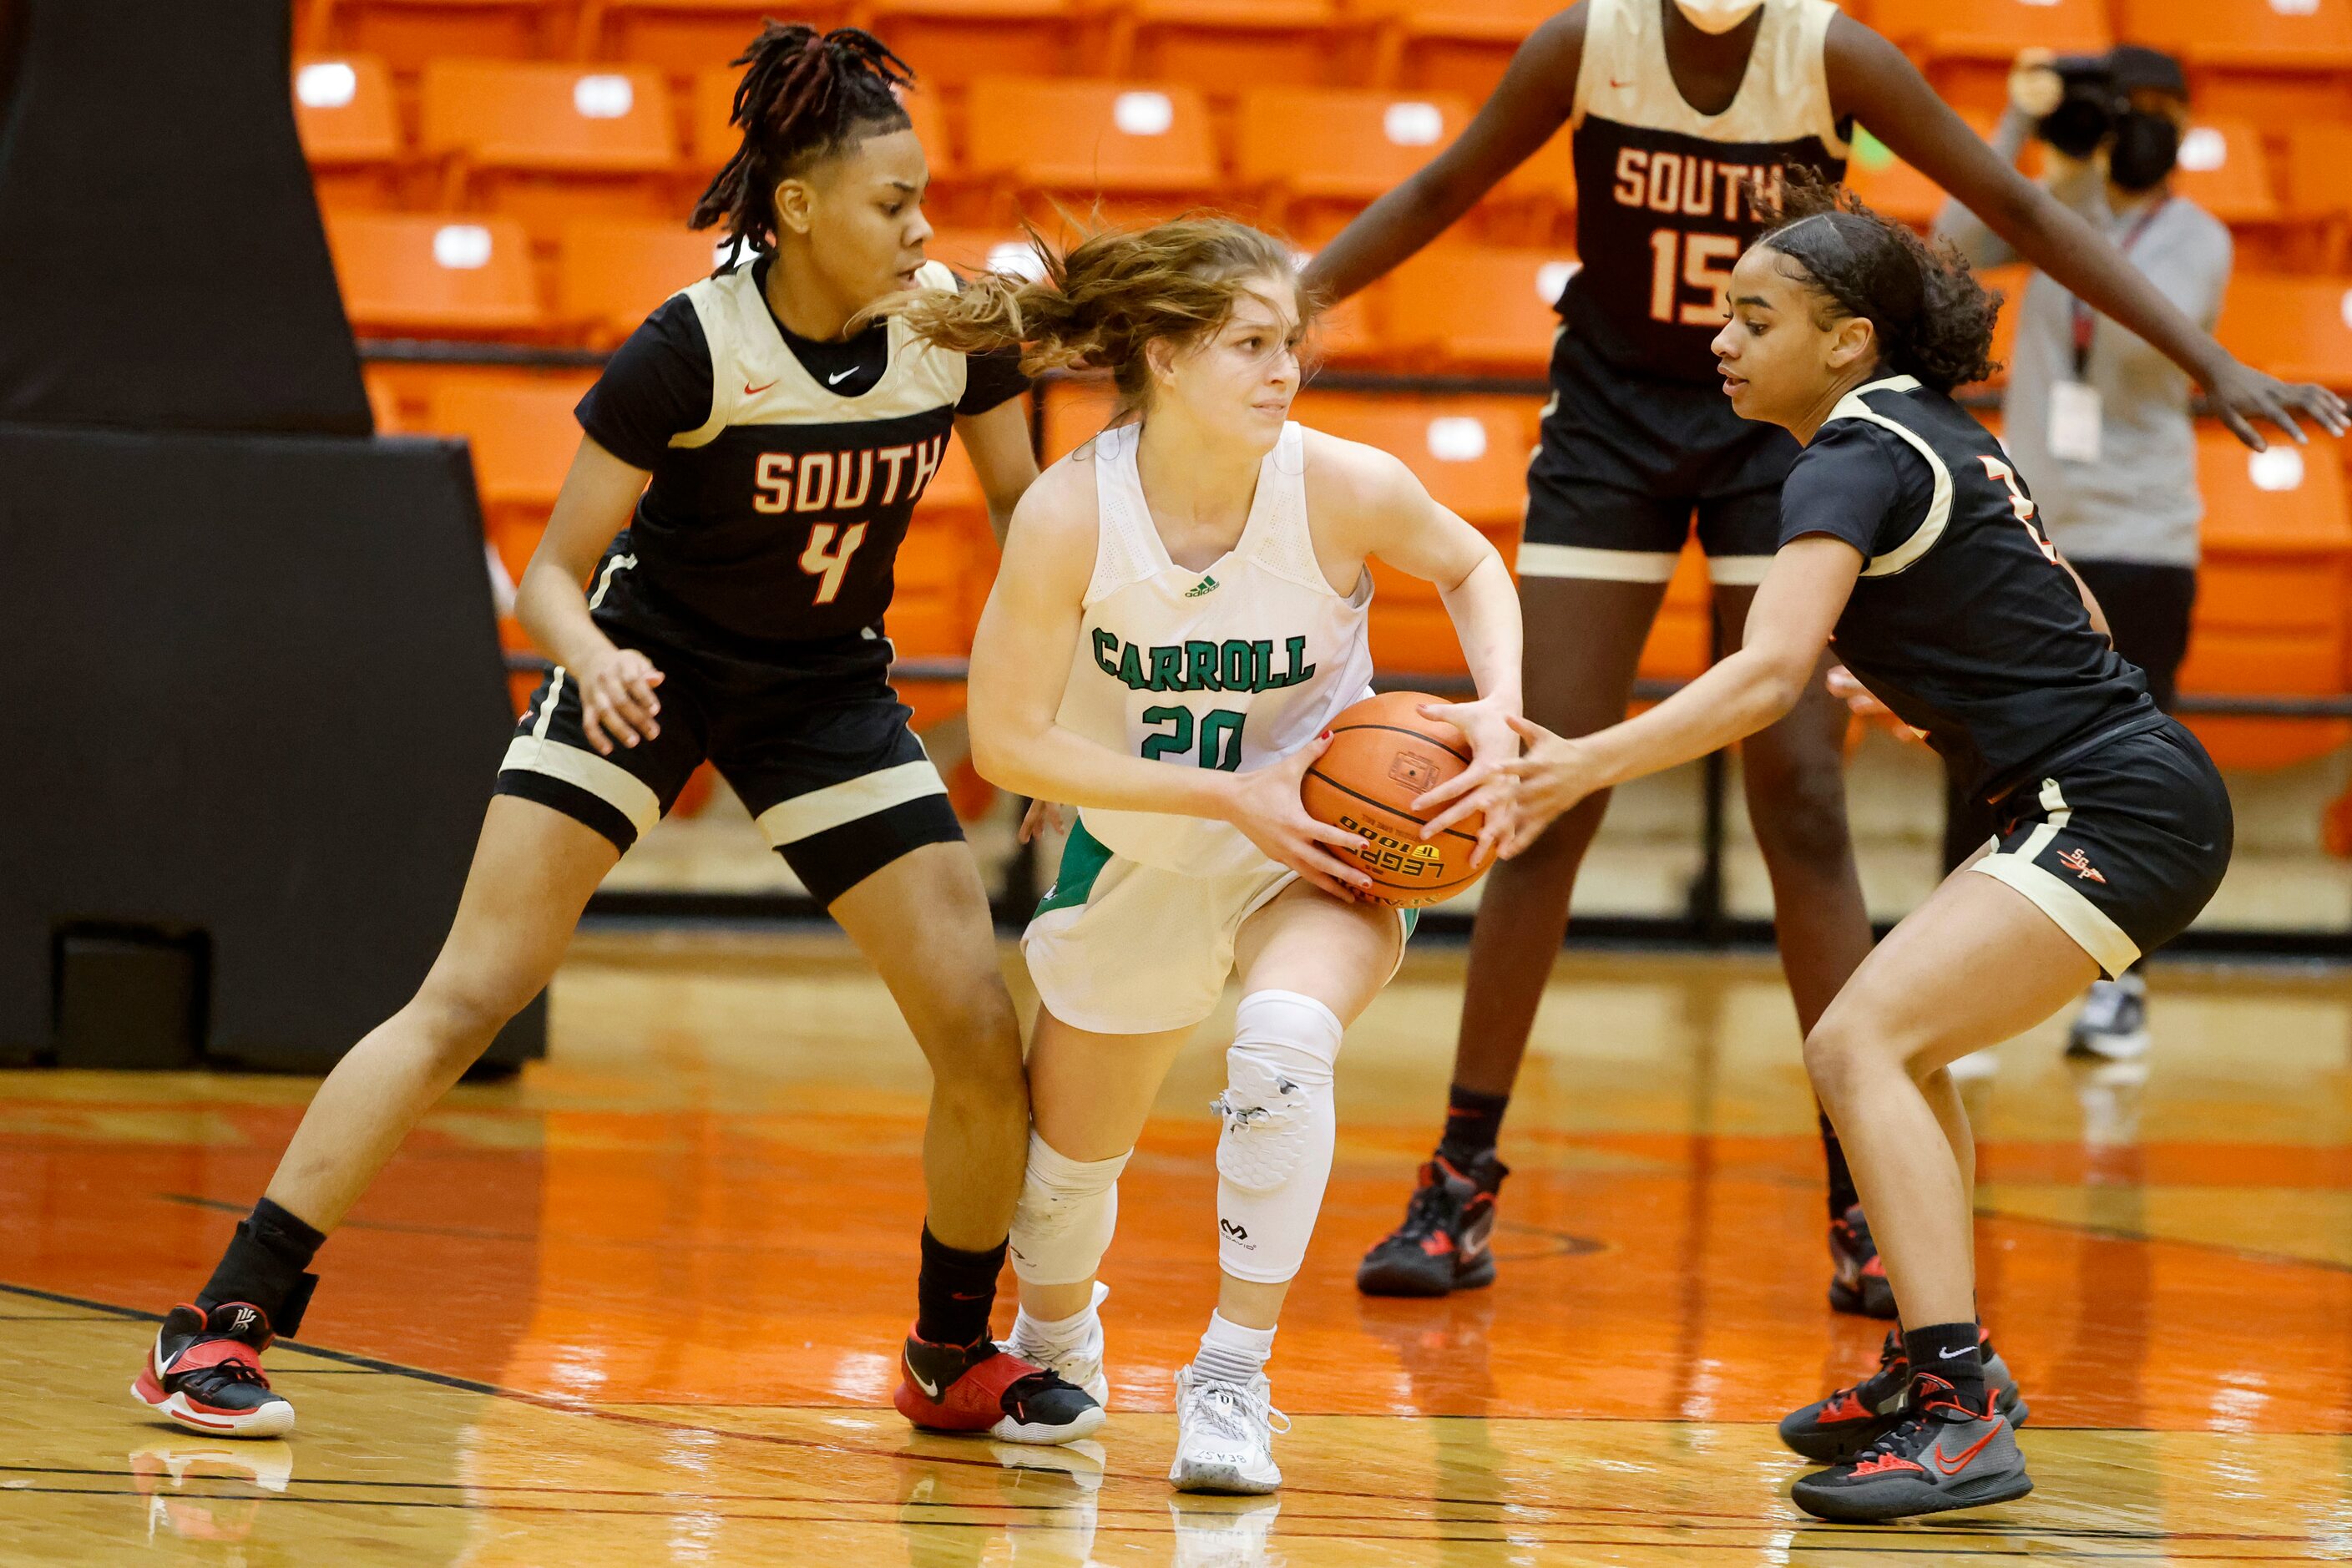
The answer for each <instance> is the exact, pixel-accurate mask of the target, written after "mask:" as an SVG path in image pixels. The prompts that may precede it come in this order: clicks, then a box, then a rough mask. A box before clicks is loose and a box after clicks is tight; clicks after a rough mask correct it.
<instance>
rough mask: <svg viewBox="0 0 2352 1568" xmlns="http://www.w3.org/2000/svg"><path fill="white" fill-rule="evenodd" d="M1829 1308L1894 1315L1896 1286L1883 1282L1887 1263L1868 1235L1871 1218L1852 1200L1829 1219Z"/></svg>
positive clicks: (1886, 1316)
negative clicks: (1868, 1218) (1879, 1258)
mask: <svg viewBox="0 0 2352 1568" xmlns="http://www.w3.org/2000/svg"><path fill="white" fill-rule="evenodd" d="M1830 1264H1831V1267H1832V1269H1833V1272H1832V1274H1831V1275H1830V1308H1831V1310H1832V1311H1839V1312H1852V1313H1853V1314H1854V1315H1855V1316H1856V1317H1862V1318H1884V1319H1885V1320H1886V1321H1889V1322H1892V1321H1894V1319H1895V1287H1894V1286H1892V1285H1890V1284H1888V1283H1887V1282H1886V1266H1885V1264H1884V1263H1881V1262H1880V1261H1879V1260H1878V1244H1877V1243H1876V1242H1874V1241H1873V1240H1871V1239H1870V1221H1869V1220H1867V1219H1865V1218H1864V1217H1863V1213H1862V1205H1860V1204H1855V1205H1853V1207H1851V1208H1849V1209H1847V1210H1846V1211H1845V1213H1844V1214H1843V1215H1840V1216H1839V1217H1838V1218H1836V1219H1833V1220H1832V1221H1830Z"/></svg>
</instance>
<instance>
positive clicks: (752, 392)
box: [743, 381, 775, 397]
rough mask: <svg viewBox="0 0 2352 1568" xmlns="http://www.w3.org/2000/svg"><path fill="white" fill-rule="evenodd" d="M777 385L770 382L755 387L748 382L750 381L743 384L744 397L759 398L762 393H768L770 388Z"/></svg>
mask: <svg viewBox="0 0 2352 1568" xmlns="http://www.w3.org/2000/svg"><path fill="white" fill-rule="evenodd" d="M773 385H775V383H774V382H772V381H770V382H762V383H761V384H759V385H758V386H753V385H752V384H751V383H750V382H748V381H747V382H745V383H744V384H743V395H744V396H746V397H757V396H759V395H760V394H761V393H763V392H765V391H767V390H768V388H769V387H772V386H773Z"/></svg>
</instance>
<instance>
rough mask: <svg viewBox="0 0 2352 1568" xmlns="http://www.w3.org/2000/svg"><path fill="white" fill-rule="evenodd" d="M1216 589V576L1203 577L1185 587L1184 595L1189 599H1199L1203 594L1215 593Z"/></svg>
mask: <svg viewBox="0 0 2352 1568" xmlns="http://www.w3.org/2000/svg"><path fill="white" fill-rule="evenodd" d="M1216 591H1217V580H1216V579H1215V578H1214V577H1203V578H1202V579H1201V580H1200V582H1198V583H1196V584H1193V585H1192V587H1190V588H1187V589H1185V590H1184V596H1185V597H1186V598H1188V599H1197V598H1200V597H1201V596H1202V595H1205V594H1213V593H1215V592H1216Z"/></svg>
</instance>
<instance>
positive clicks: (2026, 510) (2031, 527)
mask: <svg viewBox="0 0 2352 1568" xmlns="http://www.w3.org/2000/svg"><path fill="white" fill-rule="evenodd" d="M1977 461H1978V462H1979V463H1982V464H1983V465H1984V466H1985V478H1987V479H1999V480H2000V482H2001V483H2002V484H2005V485H2007V486H2008V487H2009V510H2011V511H2013V512H2015V513H2016V514H2017V521H2020V522H2021V523H2023V524H2025V531H2026V532H2028V533H2030V534H2032V536H2033V543H2034V546H2035V547H2036V548H2037V549H2039V550H2040V551H2041V552H2042V556H2043V558H2044V559H2046V560H2049V561H2051V562H2053V563H2055V562H2056V561H2057V559H2058V547H2057V546H2056V545H2054V544H2053V543H2051V542H2050V536H2049V535H2048V534H2046V533H2044V532H2042V524H2041V523H2040V522H2039V521H2036V520H2035V518H2034V515H2033V498H2032V496H2030V495H2027V494H2026V493H2025V491H2024V490H2022V489H2019V488H2018V483H2017V470H2016V469H2015V468H2011V467H2010V466H2009V465H2008V464H2007V463H2004V462H2002V461H2001V460H2000V458H1988V457H1986V456H1985V455H1984V454H1983V453H1982V452H1979V453H1978V454H1977Z"/></svg>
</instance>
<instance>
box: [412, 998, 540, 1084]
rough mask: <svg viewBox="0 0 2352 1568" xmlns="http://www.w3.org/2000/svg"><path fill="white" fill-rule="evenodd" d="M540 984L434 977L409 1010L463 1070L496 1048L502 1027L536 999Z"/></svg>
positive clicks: (446, 1059)
mask: <svg viewBox="0 0 2352 1568" xmlns="http://www.w3.org/2000/svg"><path fill="white" fill-rule="evenodd" d="M540 989H541V988H540V987H537V986H533V987H531V988H530V990H528V991H525V990H523V989H522V988H521V987H520V985H519V984H518V985H511V986H502V985H495V984H478V983H467V982H452V981H447V980H438V979H428V980H426V981H425V984H424V985H423V986H422V987H421V988H419V989H418V991H417V993H416V996H415V999H414V1000H413V1001H411V1002H410V1003H409V1005H408V1010H409V1012H410V1014H411V1015H412V1016H414V1017H415V1019H416V1020H417V1022H418V1023H419V1024H420V1025H421V1026H422V1030H423V1033H424V1036H425V1039H426V1040H428V1041H429V1042H430V1043H431V1045H432V1048H433V1051H434V1054H435V1056H436V1058H439V1059H440V1060H441V1062H442V1063H443V1064H444V1065H445V1066H447V1067H451V1068H456V1069H457V1070H461V1071H462V1070H463V1069H464V1068H468V1067H471V1066H472V1065H473V1064H474V1063H475V1061H477V1060H478V1059H479V1058H480V1057H481V1055H482V1053H483V1052H484V1051H487V1050H488V1049H489V1048H490V1042H491V1041H492V1040H494V1039H496V1038H497V1037H498V1033H499V1030H500V1029H503V1028H505V1027H506V1026H507V1025H508V1024H509V1023H511V1022H512V1021H513V1019H514V1016H515V1015H516V1014H518V1013H520V1012H521V1011H522V1010H523V1009H524V1008H525V1007H527V1006H529V1005H530V1000H531V998H532V997H533V996H536V995H538V994H539V992H540Z"/></svg>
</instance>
